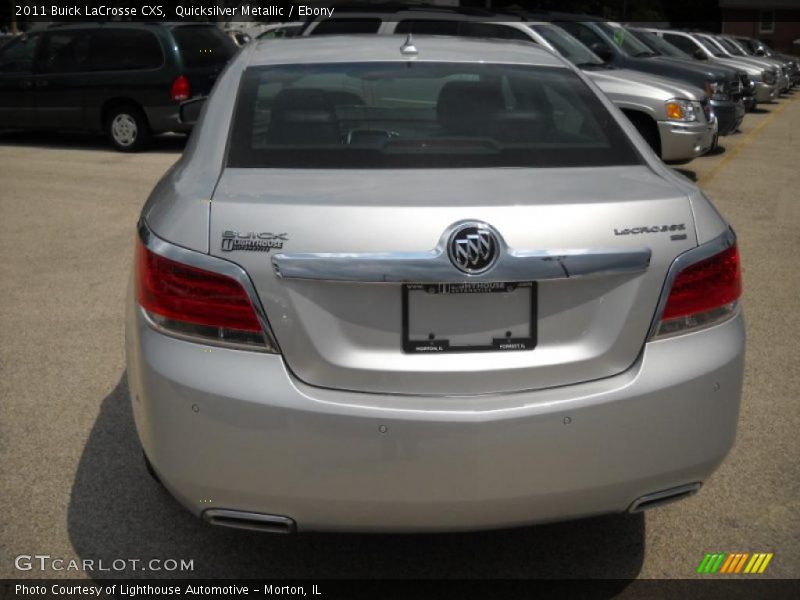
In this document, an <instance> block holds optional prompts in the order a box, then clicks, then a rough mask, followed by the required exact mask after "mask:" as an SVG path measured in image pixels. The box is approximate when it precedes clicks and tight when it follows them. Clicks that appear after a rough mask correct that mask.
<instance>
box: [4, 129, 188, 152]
mask: <svg viewBox="0 0 800 600" xmlns="http://www.w3.org/2000/svg"><path fill="white" fill-rule="evenodd" d="M187 139H189V137H188V136H187V135H182V134H178V133H168V134H164V135H157V136H155V137H153V143H152V144H151V145H150V146H149V147H148V148H147V149H146V150H144V151H143V152H145V153H147V152H183V148H184V146H186V140H187ZM0 145H3V146H21V147H47V148H62V149H65V150H97V151H104V152H115V150H114V148H112V147H111V144H110V143H109V141H108V140H107V139H106V137H105V136H104V135H101V134H93V133H78V132H52V131H18V130H0ZM120 154H122V153H120Z"/></svg>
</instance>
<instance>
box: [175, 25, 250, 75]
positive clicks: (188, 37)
mask: <svg viewBox="0 0 800 600" xmlns="http://www.w3.org/2000/svg"><path fill="white" fill-rule="evenodd" d="M172 35H173V36H174V37H175V42H176V43H177V44H178V50H179V51H180V53H181V57H182V58H183V66H184V67H186V68H187V69H202V68H205V67H219V66H220V65H224V64H225V63H227V62H228V60H229V59H230V58H231V57H232V56H233V55H234V54H235V53H236V44H234V43H233V41H232V40H231V39H230V38H229V37H228V36H227V35H225V34H224V33H222V31H220V30H219V29H218V28H217V27H208V26H193V25H187V26H184V27H176V28H175V29H173V30H172Z"/></svg>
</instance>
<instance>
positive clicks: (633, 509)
mask: <svg viewBox="0 0 800 600" xmlns="http://www.w3.org/2000/svg"><path fill="white" fill-rule="evenodd" d="M701 485H703V484H702V483H700V482H695V483H687V484H686V485H679V486H678V487H674V488H669V489H666V490H661V491H660V492H653V493H652V494H646V495H644V496H641V497H639V498H637V499H636V500H634V501H633V504H631V506H630V508H628V512H629V513H638V512H642V511H643V510H647V509H649V508H656V507H657V506H664V505H665V504H669V503H670V502H677V501H678V500H683V499H684V498H688V497H689V496H693V495H694V494H696V493H697V491H698V490H699V489H700V486H701Z"/></svg>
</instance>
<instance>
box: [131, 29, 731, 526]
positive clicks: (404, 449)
mask: <svg viewBox="0 0 800 600" xmlns="http://www.w3.org/2000/svg"><path fill="white" fill-rule="evenodd" d="M740 292H741V282H740V268H739V255H738V250H737V246H736V240H735V236H734V234H733V232H732V230H731V229H730V228H729V226H728V225H727V224H726V222H725V221H724V220H723V219H722V217H721V216H720V215H719V214H718V213H717V211H716V210H715V209H714V208H713V206H712V205H711V204H710V202H709V201H708V200H707V199H706V198H705V197H704V196H703V194H702V193H701V192H700V191H699V190H698V188H697V187H696V186H694V185H693V184H692V183H690V182H689V181H688V180H686V179H685V178H683V177H681V176H679V175H677V174H675V173H674V172H672V171H671V170H670V169H669V168H667V167H666V166H665V165H664V164H663V163H662V162H661V161H660V160H659V159H658V157H657V156H656V155H655V154H654V153H653V152H652V150H650V148H649V146H648V145H647V143H646V142H645V141H644V140H643V139H642V138H641V137H640V136H639V134H638V133H637V132H636V130H635V129H634V127H633V126H632V125H631V124H630V122H628V121H627V120H626V119H625V117H624V116H623V115H622V113H620V112H619V110H618V109H616V108H615V107H614V105H613V104H611V102H610V101H609V100H608V99H607V98H605V97H604V96H603V95H602V94H601V93H600V92H599V90H598V89H597V88H596V87H595V86H594V84H593V83H591V81H590V80H588V79H587V78H586V77H585V76H584V75H583V74H582V73H581V72H580V71H578V70H577V69H575V68H574V67H572V66H570V65H569V64H568V63H566V62H565V61H563V60H562V59H561V58H559V57H556V56H555V55H553V54H551V53H549V52H547V51H545V50H541V49H537V48H536V47H533V46H531V45H530V44H524V43H520V44H517V43H513V42H512V43H507V42H506V43H503V42H494V41H478V40H468V39H454V38H452V39H451V38H445V37H422V36H420V37H418V38H417V37H415V38H414V39H413V40H405V42H404V38H398V37H393V36H386V37H383V36H366V37H359V36H337V37H324V36H321V37H319V38H316V39H304V40H277V41H267V42H261V43H257V44H252V45H250V46H248V47H246V48H245V49H244V50H243V51H242V52H241V53H240V54H239V55H238V56H237V57H236V58H235V59H234V60H233V61H232V62H231V64H230V65H229V66H228V68H227V69H226V71H225V72H224V73H223V74H222V75H221V76H220V79H219V80H218V82H217V85H216V87H215V90H214V91H213V92H212V94H211V96H210V97H209V99H208V101H207V102H206V105H205V107H204V109H203V116H202V117H201V119H200V122H199V123H198V124H197V126H196V128H195V130H194V132H193V134H192V137H191V139H190V141H189V144H188V147H187V149H186V152H185V153H184V156H183V158H182V159H181V160H180V161H179V162H178V163H177V164H176V165H175V166H174V167H173V168H172V169H171V170H170V171H169V172H168V173H167V175H166V176H165V177H164V178H163V180H162V181H161V182H160V183H159V184H158V186H157V187H156V189H155V190H154V191H153V193H152V195H151V197H150V199H149V201H148V203H147V205H146V206H145V208H144V210H143V213H142V216H141V221H140V225H139V239H138V241H137V251H136V265H135V268H134V273H133V285H132V286H131V293H130V295H129V302H128V309H127V336H126V337H127V355H128V381H129V385H130V392H131V398H132V404H133V412H134V416H135V420H136V424H137V428H138V432H139V436H140V439H141V442H142V446H143V448H144V451H145V455H146V457H147V458H148V459H149V463H150V464H151V468H152V470H153V471H154V473H155V474H156V475H157V476H158V478H159V479H160V480H161V481H162V482H163V483H164V485H165V486H166V487H167V489H168V490H169V491H170V492H171V493H172V494H173V495H174V496H175V497H176V498H177V499H178V500H179V501H180V502H181V503H182V504H183V505H185V506H186V507H187V508H188V509H189V510H191V511H192V512H193V513H195V514H196V515H198V516H200V515H202V516H203V517H204V518H205V519H206V520H208V521H210V522H212V523H215V524H220V525H228V526H234V527H245V528H253V529H261V530H266V531H292V530H295V529H298V530H330V529H336V530H362V531H368V530H373V531H425V530H428V531H430V530H456V529H478V528H489V527H502V526H511V525H518V524H524V523H533V522H542V521H548V520H557V519H569V518H575V517H580V516H586V515H593V514H601V513H613V512H623V511H626V510H631V511H637V510H641V509H643V508H647V507H650V506H655V505H658V504H661V503H663V502H666V501H668V500H672V499H677V498H680V497H684V496H686V495H689V494H691V493H693V492H695V491H696V490H697V489H698V488H699V487H700V485H701V484H702V483H703V482H704V481H706V480H707V478H708V477H709V476H710V475H711V474H712V472H713V471H714V470H715V468H716V467H717V466H718V465H719V464H720V462H721V461H722V460H723V458H724V457H725V455H726V454H727V452H728V450H729V449H730V447H731V445H732V443H733V440H734V435H735V430H736V422H737V417H738V411H739V398H740V392H741V382H742V363H743V356H744V326H743V320H742V315H741V310H740V307H739V296H740Z"/></svg>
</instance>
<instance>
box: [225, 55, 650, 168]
mask: <svg viewBox="0 0 800 600" xmlns="http://www.w3.org/2000/svg"><path fill="white" fill-rule="evenodd" d="M641 160H642V158H641V156H640V155H639V154H638V152H637V151H636V150H635V148H634V147H633V145H632V142H631V141H630V140H629V139H628V137H627V136H626V135H625V133H624V132H623V131H622V129H621V128H620V126H619V124H618V123H617V122H616V120H615V119H614V117H613V116H612V115H611V113H610V112H609V111H608V110H607V109H606V108H605V106H604V105H603V103H602V102H600V101H599V99H598V98H597V96H595V94H594V93H593V92H592V91H591V90H590V89H589V88H588V87H587V86H586V85H585V84H584V83H583V81H581V79H580V78H579V77H578V76H577V75H576V74H575V73H573V72H572V71H571V70H569V69H565V68H553V67H537V66H530V65H518V64H486V63H437V62H375V63H347V64H342V63H338V64H318V65H317V64H302V65H281V66H268V67H250V68H249V69H247V70H246V71H245V73H244V75H243V80H242V83H241V89H240V92H239V100H238V105H237V107H236V110H235V116H234V122H233V131H232V134H231V141H230V146H229V154H228V165H229V166H231V167H284V168H287V167H288V168H328V167H330V168H371V167H372V168H403V167H409V168H411V167H413V168H427V167H446V168H457V167H582V166H608V165H630V164H638V163H640V162H641Z"/></svg>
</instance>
